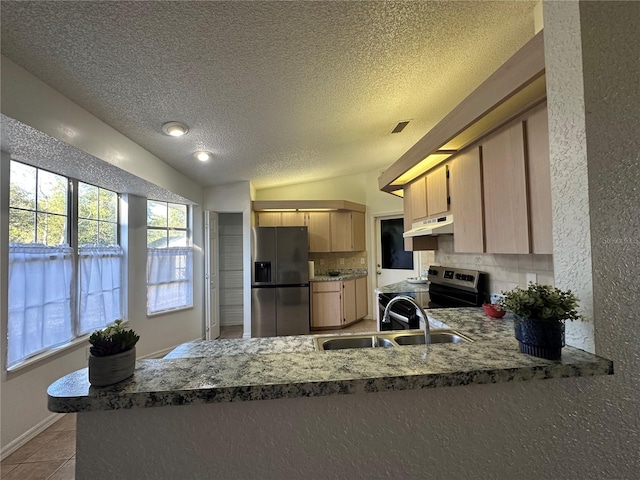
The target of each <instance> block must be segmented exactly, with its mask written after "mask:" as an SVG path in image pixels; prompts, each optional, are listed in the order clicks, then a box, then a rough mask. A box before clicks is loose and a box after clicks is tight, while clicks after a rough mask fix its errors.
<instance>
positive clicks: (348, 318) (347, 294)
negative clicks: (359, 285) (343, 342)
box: [342, 280, 357, 325]
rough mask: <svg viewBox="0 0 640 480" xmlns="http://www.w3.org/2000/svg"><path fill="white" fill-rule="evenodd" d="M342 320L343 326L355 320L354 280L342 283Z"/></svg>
mask: <svg viewBox="0 0 640 480" xmlns="http://www.w3.org/2000/svg"><path fill="white" fill-rule="evenodd" d="M342 318H343V320H344V324H345V325H348V324H349V323H353V322H355V321H356V320H357V318H356V281H355V280H343V281H342Z"/></svg>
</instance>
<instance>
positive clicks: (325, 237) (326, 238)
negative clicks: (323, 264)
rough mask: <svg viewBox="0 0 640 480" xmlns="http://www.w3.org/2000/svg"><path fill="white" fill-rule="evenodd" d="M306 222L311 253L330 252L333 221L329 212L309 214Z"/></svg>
mask: <svg viewBox="0 0 640 480" xmlns="http://www.w3.org/2000/svg"><path fill="white" fill-rule="evenodd" d="M305 221H306V225H307V231H308V233H309V251H310V252H330V251H331V219H330V216H329V212H307V213H306V217H305Z"/></svg>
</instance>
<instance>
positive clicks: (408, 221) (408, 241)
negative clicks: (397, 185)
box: [402, 183, 413, 252]
mask: <svg viewBox="0 0 640 480" xmlns="http://www.w3.org/2000/svg"><path fill="white" fill-rule="evenodd" d="M402 195H403V198H402V204H403V209H404V231H405V232H407V231H409V230H411V226H412V224H413V205H412V204H411V184H410V183H407V184H406V185H405V186H404V187H403V189H402ZM404 249H405V251H407V252H412V251H413V239H412V238H411V237H409V238H405V239H404Z"/></svg>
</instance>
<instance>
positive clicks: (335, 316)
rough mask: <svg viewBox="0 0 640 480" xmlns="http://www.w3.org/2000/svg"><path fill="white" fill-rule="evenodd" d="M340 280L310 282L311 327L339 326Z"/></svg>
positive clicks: (340, 324) (340, 311)
mask: <svg viewBox="0 0 640 480" xmlns="http://www.w3.org/2000/svg"><path fill="white" fill-rule="evenodd" d="M343 318H344V317H343V316H342V282H339V281H335V282H311V328H329V327H341V326H342V325H344V321H343Z"/></svg>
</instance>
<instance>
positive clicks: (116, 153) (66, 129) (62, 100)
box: [0, 56, 202, 203]
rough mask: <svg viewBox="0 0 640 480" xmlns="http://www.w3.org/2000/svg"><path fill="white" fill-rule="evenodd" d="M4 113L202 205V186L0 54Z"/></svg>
mask: <svg viewBox="0 0 640 480" xmlns="http://www.w3.org/2000/svg"><path fill="white" fill-rule="evenodd" d="M1 59H2V104H1V105H0V107H1V108H2V113H3V114H4V115H7V116H8V117H11V118H13V119H16V120H19V121H20V122H22V123H24V124H26V125H29V126H31V127H33V128H35V129H36V130H39V131H40V132H43V133H46V134H47V135H50V136H51V137H54V138H58V139H60V140H62V141H64V142H65V143H68V144H69V145H72V146H74V147H76V148H77V149H79V150H82V151H84V152H87V153H89V154H90V155H93V156H94V157H96V158H99V159H101V160H103V161H104V162H107V163H109V164H111V165H114V166H116V167H118V168H119V169H121V170H124V171H126V172H129V173H131V174H133V175H135V176H137V177H140V178H142V179H144V180H147V181H149V182H151V183H152V184H154V185H158V186H160V187H163V188H165V189H167V190H169V191H172V192H174V193H177V194H178V195H180V196H182V197H184V198H188V199H190V200H192V201H193V202H195V203H200V201H201V194H202V188H200V186H199V185H198V184H196V183H195V182H193V181H192V180H190V179H188V178H187V177H185V176H184V175H182V174H181V173H180V172H178V171H177V170H175V169H174V168H173V167H170V166H169V165H167V164H166V163H164V162H162V161H160V160H159V159H158V158H157V157H155V156H154V155H152V154H151V153H149V152H148V151H147V150H145V149H144V148H142V147H140V146H139V145H138V144H136V143H134V142H132V141H131V140H129V139H128V138H127V137H125V136H124V135H122V134H121V133H120V132H118V131H117V130H115V129H113V128H112V127H110V126H109V125H107V124H106V123H104V122H102V121H101V120H99V119H98V118H96V117H95V116H93V115H92V114H90V113H89V112H87V111H86V110H84V109H83V108H81V107H80V106H78V105H77V104H75V103H73V102H72V101H71V100H69V99H68V98H67V97H65V96H63V95H62V94H60V93H59V92H58V91H57V90H54V89H53V88H51V87H50V86H49V85H47V84H46V83H44V82H42V81H41V80H40V79H38V78H37V77H35V76H33V75H31V74H30V73H29V72H27V71H26V70H25V69H23V68H22V67H20V66H18V65H16V64H15V63H14V62H12V61H11V60H9V59H8V58H6V57H4V56H2V57H1Z"/></svg>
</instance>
